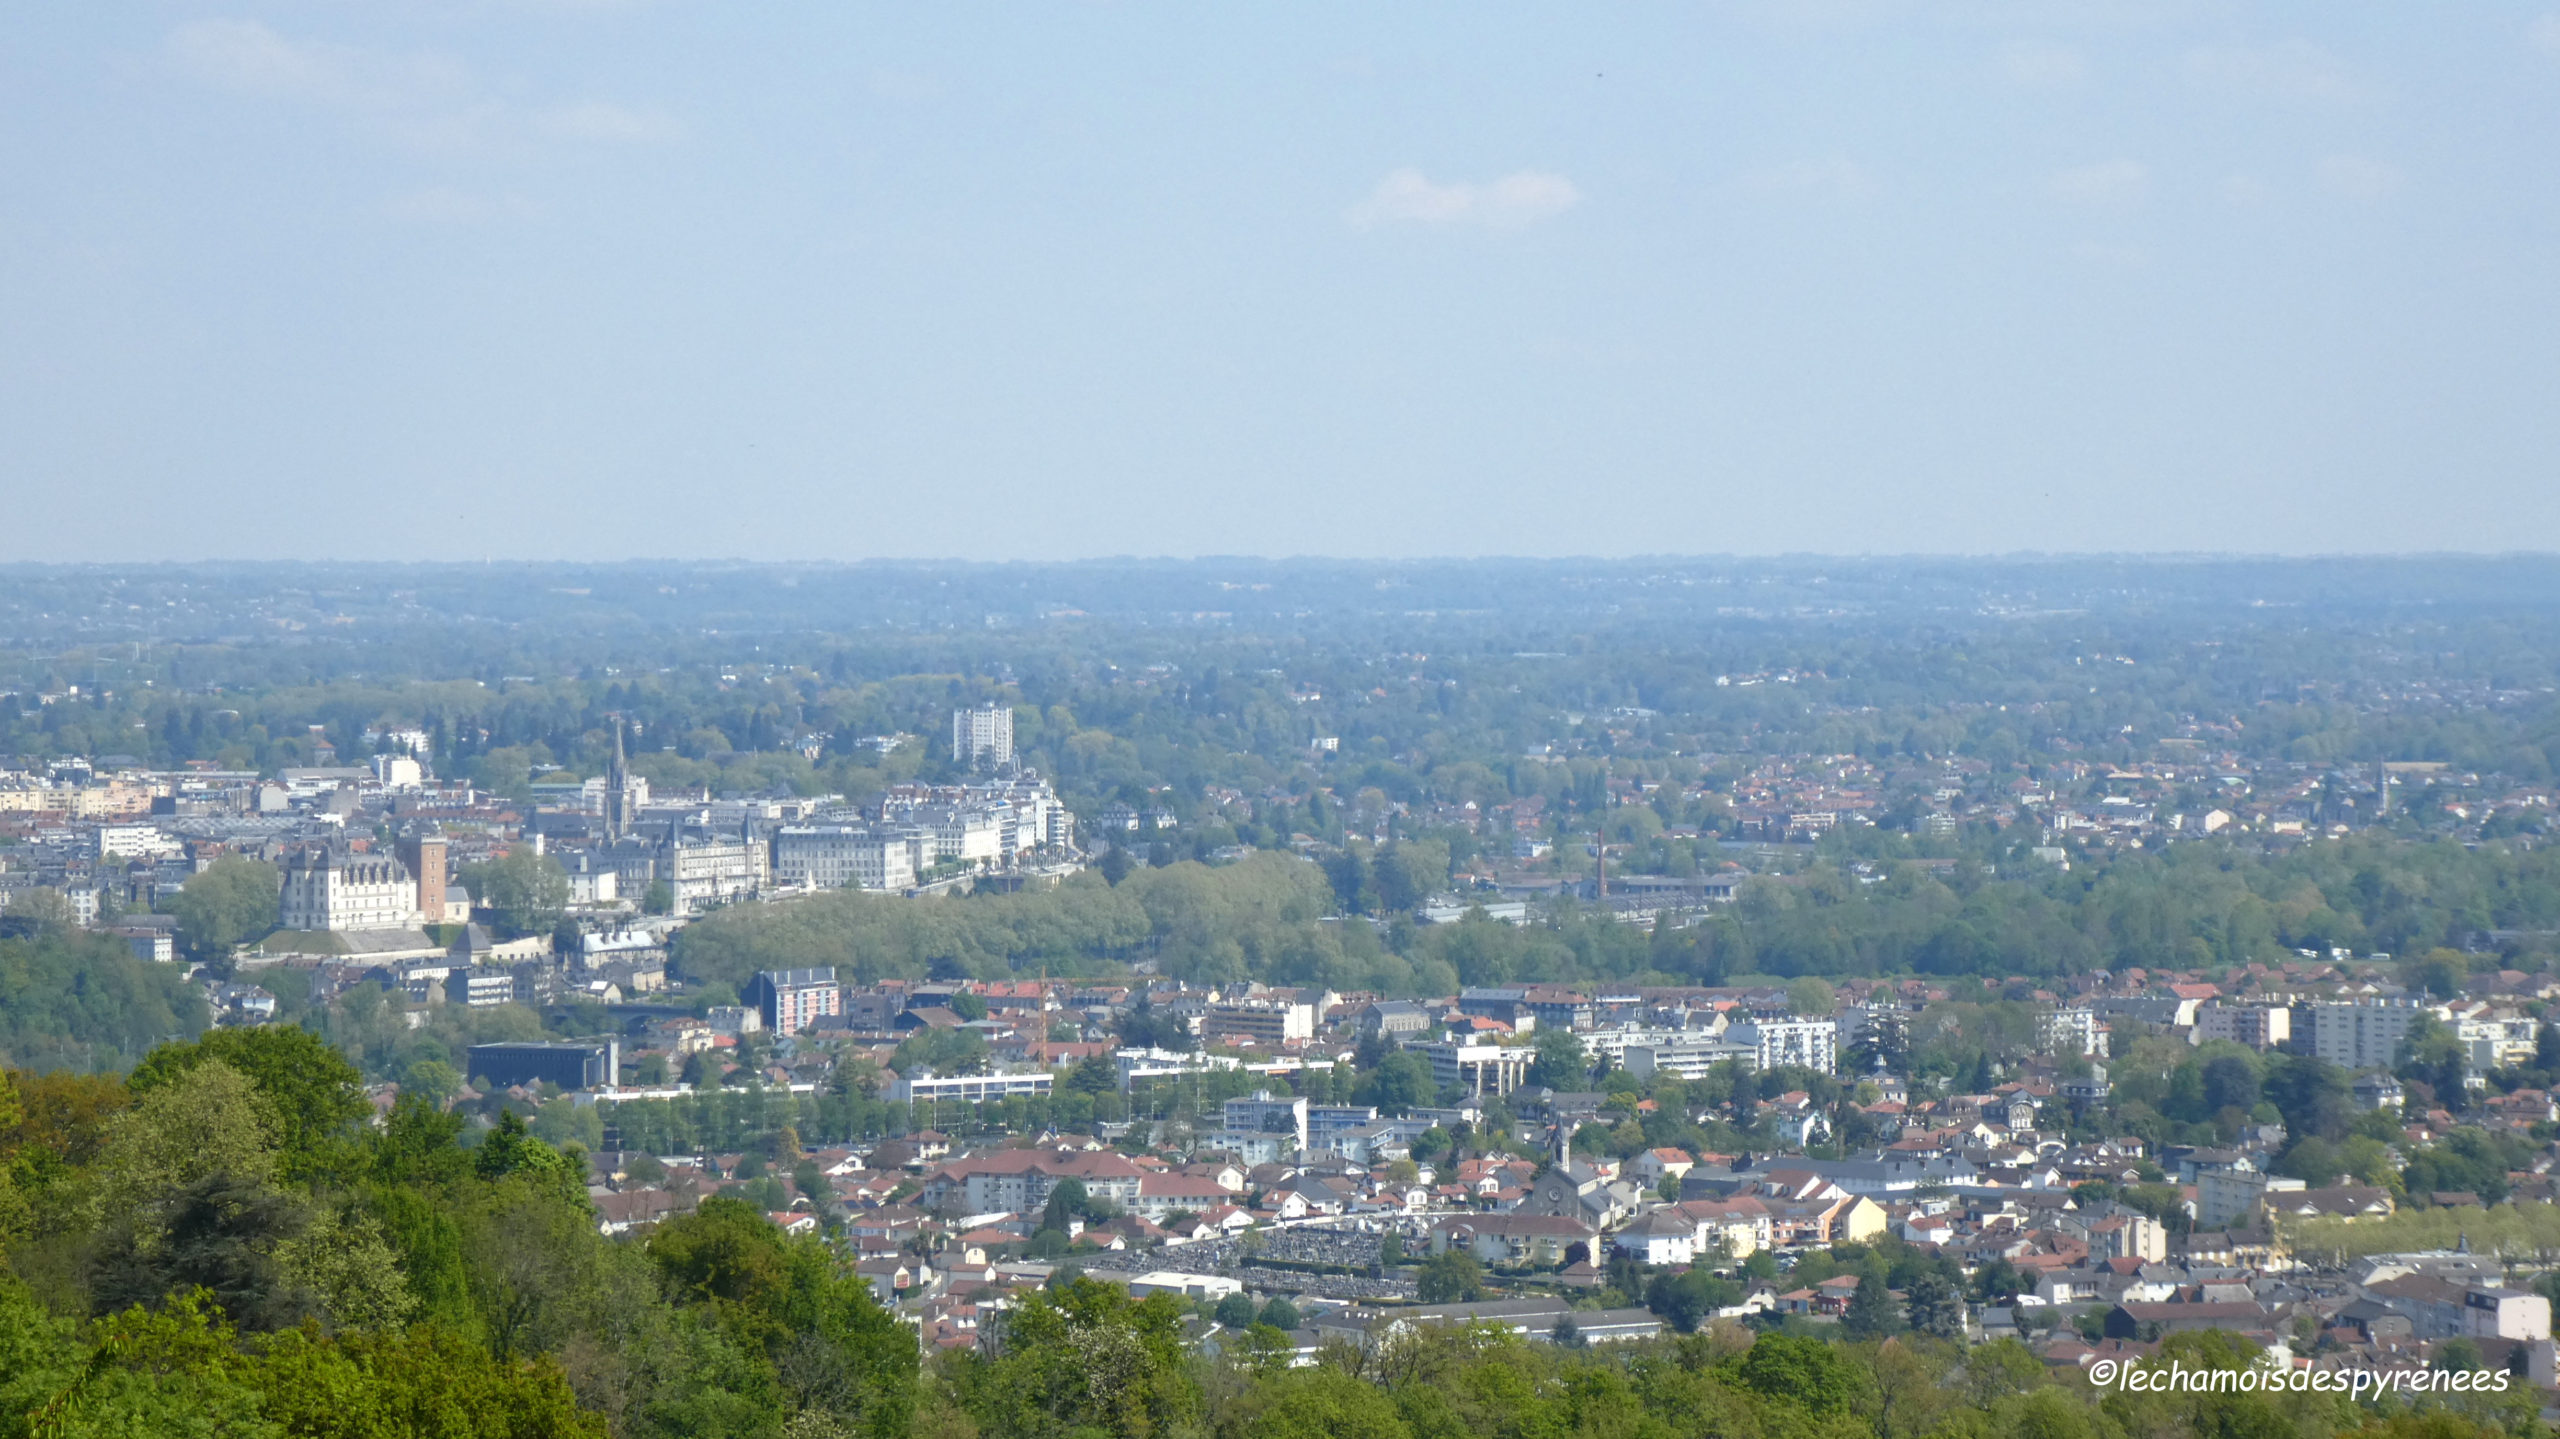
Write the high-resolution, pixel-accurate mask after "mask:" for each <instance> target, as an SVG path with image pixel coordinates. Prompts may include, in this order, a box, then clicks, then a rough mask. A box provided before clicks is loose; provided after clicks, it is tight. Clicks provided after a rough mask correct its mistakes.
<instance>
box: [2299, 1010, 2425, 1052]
mask: <svg viewBox="0 0 2560 1439" xmlns="http://www.w3.org/2000/svg"><path fill="white" fill-rule="evenodd" d="M2423 1012H2424V1011H2422V1010H2421V1009H2419V1008H2418V1005H2417V1002H2416V1001H2414V1000H2406V999H2374V1000H2364V1001H2360V1002H2357V1003H2353V1004H2320V1005H2314V1006H2312V1009H2311V1052H2312V1053H2313V1054H2315V1055H2318V1056H2319V1057H2320V1058H2322V1059H2325V1060H2327V1061H2329V1062H2330V1063H2331V1064H2334V1065H2337V1066H2339V1067H2340V1068H2343V1069H2383V1068H2388V1067H2389V1066H2390V1065H2391V1063H2392V1061H2393V1060H2394V1059H2396V1058H2397V1057H2398V1056H2399V1053H2400V1045H2401V1043H2402V1041H2404V1040H2406V1039H2407V1038H2408V1037H2409V1029H2410V1026H2412V1025H2414V1024H2416V1023H2417V1022H2418V1016H2419V1015H2420V1014H2421V1013H2423Z"/></svg>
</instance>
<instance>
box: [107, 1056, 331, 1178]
mask: <svg viewBox="0 0 2560 1439" xmlns="http://www.w3.org/2000/svg"><path fill="white" fill-rule="evenodd" d="M214 1061H219V1062H220V1063H222V1064H224V1065H226V1066H228V1067H229V1068H230V1069H231V1070H232V1071H233V1072H235V1073H237V1074H239V1075H241V1076H242V1077H243V1078H245V1079H247V1080H248V1081H249V1083H250V1085H251V1086H253V1087H254V1088H255V1089H256V1091H257V1093H258V1096H259V1098H260V1099H261V1100H262V1101H264V1103H265V1105H266V1106H267V1111H268V1113H269V1114H270V1116H271V1117H272V1121H273V1123H274V1125H275V1126H276V1138H277V1140H278V1141H279V1143H280V1144H281V1145H282V1147H283V1150H284V1153H285V1155H286V1156H287V1161H288V1164H289V1166H296V1167H298V1166H300V1165H302V1164H304V1163H307V1162H309V1161H310V1160H312V1159H313V1157H314V1156H316V1155H317V1154H318V1153H319V1152H320V1151H321V1150H322V1148H323V1147H325V1146H327V1145H329V1144H331V1143H333V1142H334V1141H336V1140H338V1139H340V1138H342V1137H343V1136H344V1135H345V1133H346V1132H347V1131H348V1129H349V1127H350V1126H352V1125H353V1124H354V1123H355V1122H356V1121H357V1120H359V1119H362V1118H364V1117H366V1116H367V1115H369V1114H371V1113H372V1112H373V1109H372V1106H371V1105H370V1104H369V1103H367V1102H366V1100H365V1097H364V1076H363V1075H362V1074H361V1073H359V1072H358V1071H357V1069H356V1067H355V1066H354V1065H352V1064H349V1063H348V1062H347V1060H346V1057H345V1056H343V1055H341V1054H339V1053H338V1051H337V1050H335V1049H333V1048H331V1047H330V1046H329V1044H328V1042H327V1041H325V1040H323V1039H321V1038H320V1037H319V1036H318V1035H316V1034H313V1033H311V1032H310V1031H309V1030H305V1029H296V1028H293V1027H291V1026H288V1025H275V1024H269V1025H260V1026H258V1027H256V1028H251V1029H216V1030H212V1031H210V1032H208V1033H206V1034H205V1036H204V1037H203V1038H201V1039H198V1040H195V1041H194V1042H192V1043H188V1044H164V1045H162V1046H160V1047H159V1048H157V1049H154V1050H153V1051H151V1052H150V1053H149V1054H146V1055H144V1056H143V1057H142V1062H141V1063H140V1064H137V1065H135V1066H134V1070H133V1077H132V1080H131V1081H130V1082H131V1084H132V1086H133V1089H134V1092H135V1093H137V1094H148V1093H149V1092H150V1091H152V1090H154V1089H157V1088H160V1087H161V1086H163V1085H166V1084H169V1083H172V1082H174V1081H175V1080H176V1079H177V1078H178V1076H180V1075H182V1074H185V1073H187V1072H189V1071H191V1070H193V1069H195V1068H197V1067H199V1066H201V1065H204V1064H207V1063H209V1062H214Z"/></svg>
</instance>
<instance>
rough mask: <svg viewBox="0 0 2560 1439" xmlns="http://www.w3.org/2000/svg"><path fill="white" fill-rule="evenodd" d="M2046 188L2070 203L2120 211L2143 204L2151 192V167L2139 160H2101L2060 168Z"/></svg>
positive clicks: (2058, 197) (2056, 197)
mask: <svg viewBox="0 0 2560 1439" xmlns="http://www.w3.org/2000/svg"><path fill="white" fill-rule="evenodd" d="M2045 189H2046V190H2047V191H2048V192H2049V193H2050V194H2052V196H2053V197H2054V198H2055V199H2057V200H2061V201H2064V202H2065V203H2067V204H2073V205H2086V206H2089V207H2091V208H2092V209H2102V210H2121V209H2126V208H2129V207H2131V206H2134V205H2139V204H2141V203H2142V198H2143V196H2145V195H2147V194H2149V193H2150V191H2151V167H2150V166H2148V165H2145V164H2143V163H2142V162H2141V161H2140V160H2101V161H2099V162H2098V163H2097V164H2094V165H2081V166H2077V167H2075V168H2073V169H2069V170H2061V171H2057V172H2056V173H2055V174H2054V176H2053V178H2052V179H2050V180H2048V181H2046V182H2045Z"/></svg>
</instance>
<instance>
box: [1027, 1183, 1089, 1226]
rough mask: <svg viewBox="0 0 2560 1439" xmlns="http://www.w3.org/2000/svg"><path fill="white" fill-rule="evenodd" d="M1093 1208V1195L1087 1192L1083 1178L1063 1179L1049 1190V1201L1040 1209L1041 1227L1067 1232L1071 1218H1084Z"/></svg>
mask: <svg viewBox="0 0 2560 1439" xmlns="http://www.w3.org/2000/svg"><path fill="white" fill-rule="evenodd" d="M1092 1208H1093V1199H1092V1196H1090V1195H1089V1194H1087V1193H1086V1192H1085V1187H1084V1181H1083V1180H1081V1179H1061V1180H1059V1181H1058V1182H1057V1184H1055V1185H1054V1186H1052V1187H1051V1188H1050V1190H1049V1202H1048V1203H1047V1204H1046V1205H1044V1206H1042V1208H1041V1210H1040V1227H1041V1228H1043V1229H1054V1230H1056V1231H1058V1232H1059V1233H1060V1234H1064V1233H1066V1232H1067V1224H1068V1222H1069V1221H1070V1220H1075V1219H1082V1218H1084V1217H1085V1216H1086V1215H1087V1213H1088V1212H1090V1211H1091V1210H1092Z"/></svg>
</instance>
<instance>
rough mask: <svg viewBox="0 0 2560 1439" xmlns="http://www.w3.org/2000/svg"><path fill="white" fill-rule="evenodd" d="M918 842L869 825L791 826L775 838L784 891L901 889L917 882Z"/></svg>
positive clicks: (777, 874) (776, 875)
mask: <svg viewBox="0 0 2560 1439" xmlns="http://www.w3.org/2000/svg"><path fill="white" fill-rule="evenodd" d="M918 847H919V846H918V844H917V843H916V840H915V839H914V838H913V837H911V836H909V835H906V834H901V833H895V832H891V831H885V830H879V829H874V828H872V827H870V826H868V825H837V824H817V825H787V826H785V827H783V828H782V829H780V830H777V831H775V833H774V837H773V882H774V883H775V884H776V885H778V886H780V887H781V888H784V889H869V890H901V889H905V888H907V887H908V886H910V885H912V884H914V883H915V882H916V851H917V849H918Z"/></svg>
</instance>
